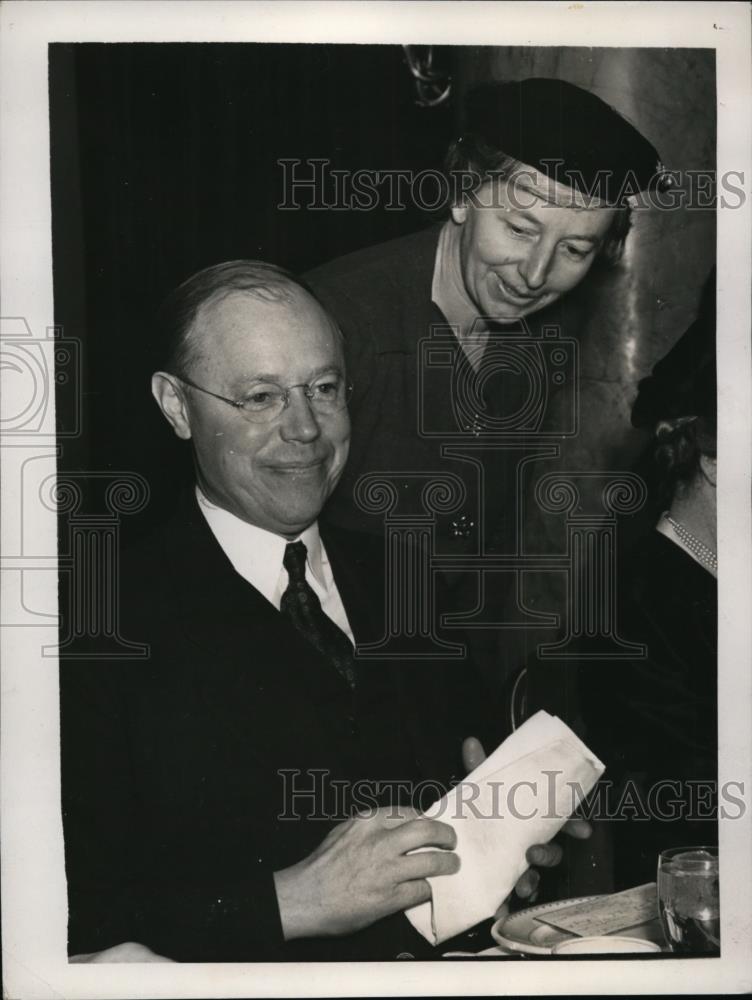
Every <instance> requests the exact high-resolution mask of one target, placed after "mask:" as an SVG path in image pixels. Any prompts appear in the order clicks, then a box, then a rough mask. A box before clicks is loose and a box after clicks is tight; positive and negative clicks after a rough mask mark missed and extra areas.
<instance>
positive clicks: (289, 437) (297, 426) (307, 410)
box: [280, 386, 321, 442]
mask: <svg viewBox="0 0 752 1000" xmlns="http://www.w3.org/2000/svg"><path fill="white" fill-rule="evenodd" d="M288 398H289V402H288V404H287V406H286V407H285V409H284V411H283V412H282V422H281V428H280V433H281V434H282V437H283V438H284V440H285V441H304V442H305V441H315V440H316V438H317V437H318V436H319V435H320V434H321V428H320V427H319V423H318V420H317V419H316V414H315V413H314V411H313V408H312V407H311V404H310V401H309V399H308V397H307V396H306V394H305V392H304V391H303V389H302V388H301V387H300V386H298V387H296V388H294V389H291V390H290V395H289V397H288Z"/></svg>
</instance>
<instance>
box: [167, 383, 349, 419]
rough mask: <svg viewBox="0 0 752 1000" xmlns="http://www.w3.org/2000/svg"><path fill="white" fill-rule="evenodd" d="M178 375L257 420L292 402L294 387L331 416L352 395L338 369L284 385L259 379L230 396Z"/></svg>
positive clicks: (315, 408) (272, 416)
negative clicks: (235, 396) (234, 395)
mask: <svg viewBox="0 0 752 1000" xmlns="http://www.w3.org/2000/svg"><path fill="white" fill-rule="evenodd" d="M177 378H179V379H180V381H181V382H185V384H186V385H189V386H191V388H193V389H198V391H199V392H204V393H206V395H207V396H213V397H214V399H219V400H221V401H222V402H223V403H227V404H228V405H229V406H233V407H235V409H236V410H238V412H240V413H241V414H242V415H243V416H244V417H245V418H246V419H247V420H250V421H252V422H253V423H255V424H267V423H271V422H272V421H273V420H276V419H277V417H279V416H281V414H282V413H283V412H284V411H285V410H286V409H287V407H288V406H289V404H290V393H291V392H292V390H293V389H302V390H303V394H304V395H305V397H306V399H307V400H308V403H309V405H310V407H311V409H312V410H313V411H314V413H318V414H320V415H322V416H329V415H331V414H334V413H338V412H339V411H340V410H344V409H345V407H346V406H347V403H348V401H349V399H350V397H351V395H352V389H353V387H352V383H351V382H346V381H345V379H344V378H343V377H342V375H340V374H338V373H337V372H328V373H327V374H326V375H322V376H320V377H319V378H317V379H316V380H315V381H314V382H312V383H310V384H309V383H307V382H297V383H296V384H295V385H288V386H281V385H278V384H277V383H276V382H258V383H256V384H255V385H254V386H253V387H252V389H250V390H249V391H248V392H247V393H246V394H245V395H244V396H241V398H240V399H230V397H229V396H221V395H220V394H219V393H218V392H213V391H212V390H211V389H206V388H205V387H204V386H203V385H198V384H197V383H196V382H193V381H192V380H191V379H189V378H186V376H185V375H178V376H177Z"/></svg>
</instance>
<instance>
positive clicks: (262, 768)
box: [61, 261, 560, 961]
mask: <svg viewBox="0 0 752 1000" xmlns="http://www.w3.org/2000/svg"><path fill="white" fill-rule="evenodd" d="M161 326H162V329H163V332H164V333H165V334H166V335H167V337H168V340H169V349H168V358H167V365H166V367H165V370H163V371H159V372H157V373H155V375H154V377H153V385H152V388H153V393H154V396H155V398H156V401H157V403H158V405H159V406H160V408H161V410H162V412H163V413H164V415H165V417H166V419H167V420H168V421H169V423H170V424H171V426H172V428H173V429H174V431H175V433H176V434H177V436H178V437H179V438H180V439H182V440H185V441H188V440H189V441H190V442H191V445H192V449H193V455H194V460H195V468H196V483H197V485H196V490H195V494H194V495H191V496H188V497H186V498H185V499H184V502H183V504H182V507H181V509H180V510H179V511H178V512H177V513H176V515H175V517H174V518H173V519H172V520H171V521H170V523H169V524H167V525H166V526H165V527H164V528H163V529H162V530H161V531H159V532H158V533H156V534H155V535H154V536H152V537H150V538H149V539H147V540H146V541H145V542H143V543H142V544H141V545H140V546H138V547H137V548H136V549H135V550H134V551H132V552H130V553H128V554H126V555H125V556H124V558H123V560H122V566H121V573H120V606H119V607H120V612H121V614H120V623H121V629H122V634H124V635H128V636H129V637H131V638H133V639H134V640H135V641H139V642H145V643H148V646H149V655H148V658H147V659H146V660H145V661H144V662H143V663H140V664H139V663H136V664H134V663H127V662H126V663H122V662H119V661H111V662H102V661H101V660H99V661H98V660H96V659H90V658H87V650H86V648H85V647H82V648H81V649H80V659H79V660H77V661H72V662H70V661H64V662H63V665H62V670H61V691H62V741H61V745H62V765H63V768H62V776H63V816H64V824H65V840H66V866H67V875H68V883H69V905H70V922H69V949H70V952H71V953H72V954H73V955H81V954H83V955H84V956H86V957H88V956H90V955H91V954H92V953H100V954H99V955H98V956H97V958H98V960H101V959H102V954H101V953H102V951H103V954H104V956H105V957H107V956H108V955H110V956H112V957H113V960H114V959H117V960H122V957H123V948H124V946H126V944H127V947H128V948H129V949H133V950H132V951H127V952H126V954H128V955H135V957H136V959H140V958H142V957H143V954H144V949H148V952H146V954H147V955H149V954H150V953H155V954H156V955H162V956H165V957H167V958H168V959H176V960H180V961H247V960H266V961H268V960H274V959H285V960H304V959H385V958H394V957H397V956H400V955H405V954H409V955H430V954H432V950H431V949H430V948H429V947H428V945H427V944H426V942H425V941H424V940H423V939H422V938H421V937H420V935H418V934H417V932H415V931H414V930H413V929H412V927H411V926H410V925H409V923H408V921H407V919H406V918H405V917H404V916H403V915H402V911H404V910H405V909H407V908H408V907H410V906H412V905H414V904H416V903H419V902H422V901H424V900H426V899H428V898H429V896H430V889H429V885H428V883H427V882H426V879H427V878H428V877H431V876H436V875H450V874H452V873H455V872H456V871H457V870H458V867H459V860H458V858H457V857H456V855H455V854H454V853H453V852H452V847H453V846H454V835H453V832H452V830H451V828H450V827H449V826H448V825H446V824H444V823H441V822H439V821H427V820H422V819H418V818H417V817H418V814H417V812H416V811H415V809H414V808H412V805H411V790H414V789H416V788H417V787H418V786H419V784H420V782H421V781H424V780H425V779H427V778H431V779H434V780H438V781H441V782H444V783H446V784H448V783H449V782H450V781H451V780H452V779H453V778H454V777H459V776H461V775H462V774H463V773H464V771H463V760H462V756H463V752H464V767H465V768H471V767H473V766H475V765H476V764H477V763H478V762H479V760H480V759H482V749H481V747H480V745H479V743H478V741H477V740H475V739H471V740H469V741H466V742H465V745H464V748H463V746H462V740H463V738H464V737H467V736H469V735H470V734H473V735H475V736H477V735H483V736H484V738H486V739H487V738H489V737H490V738H494V733H493V726H490V727H487V728H485V731H484V727H483V724H482V721H481V715H480V708H479V706H478V704H476V701H475V699H473V697H472V695H473V693H474V692H475V690H476V689H475V688H474V682H473V678H472V676H471V673H470V670H469V667H468V666H467V665H463V671H462V674H461V676H459V677H457V678H455V677H454V676H453V675H454V673H455V669H454V668H453V667H451V665H448V664H447V663H441V662H439V663H428V664H420V665H410V664H407V665H403V664H400V663H395V662H380V663H372V662H370V661H369V662H367V663H366V664H365V665H364V664H363V663H362V662H361V663H358V662H357V660H356V658H355V657H354V655H353V647H352V640H353V639H357V640H358V641H359V642H363V641H372V640H373V639H377V638H379V636H380V626H381V622H380V614H379V612H380V610H381V608H382V606H383V595H384V581H383V578H382V576H380V575H379V564H378V559H376V558H375V556H374V555H373V553H372V551H371V550H372V548H373V546H372V545H371V544H370V543H369V540H368V539H365V540H363V539H361V538H360V537H359V536H353V535H345V534H344V533H342V532H339V531H337V530H336V529H334V528H330V529H327V530H326V531H325V532H322V534H321V535H319V531H318V526H317V517H318V514H319V512H320V510H321V507H322V506H323V504H324V502H325V501H326V499H327V498H328V496H329V495H330V493H331V491H332V490H333V489H334V487H335V486H336V483H337V481H338V479H339V477H340V475H341V473H342V469H343V466H344V463H345V460H346V458H347V450H348V442H349V436H350V424H349V417H348V413H347V398H348V386H347V382H346V373H345V369H344V361H343V356H342V347H341V341H340V335H339V332H338V330H337V328H336V326H335V324H334V323H333V322H332V320H331V319H330V318H329V316H328V315H327V314H326V313H325V311H324V310H323V309H322V308H321V306H320V305H319V304H318V303H317V302H316V300H315V299H314V298H313V297H312V296H311V295H310V294H309V293H308V292H306V291H305V289H304V288H302V287H301V286H300V285H299V284H298V283H297V282H296V281H295V280H294V279H293V278H291V277H290V276H289V275H288V274H287V273H286V272H283V271H281V270H279V269H277V268H275V267H271V266H269V265H265V264H260V263H254V262H248V261H237V262H232V263H228V264H221V265H218V266H216V267H212V268H209V269H207V270H205V271H202V272H200V273H199V274H197V275H194V276H193V277H192V278H190V279H189V280H188V281H187V282H185V283H184V284H183V285H181V286H180V288H179V289H178V290H177V291H176V292H175V293H173V295H172V296H171V298H170V299H168V301H167V303H166V305H165V308H164V310H163V313H162V316H161ZM82 612H83V609H81V608H76V607H75V605H74V607H73V613H78V614H80V613H82ZM481 700H482V699H478V701H481ZM474 716H475V719H474V722H471V719H473V717H474ZM471 725H474V726H477V727H480V728H468V727H469V726H471ZM358 805H360V806H361V808H362V807H363V806H364V805H368V806H370V807H371V809H370V813H369V815H367V816H366V815H358V816H353V815H351V813H352V812H353V809H354V808H355V807H356V806H358ZM415 805H422V806H426V805H428V801H426V800H423V801H415ZM397 806H399V808H397ZM376 807H378V808H376ZM416 848H429V850H424V851H422V852H419V853H410V852H412V851H414V850H415V849H416ZM431 848H433V849H431ZM435 848H440V849H441V850H435ZM559 853H560V849H559V848H557V847H554V846H551V847H548V848H544V849H543V857H542V863H543V864H550V863H552V862H555V861H556V860H557V859H558V855H559ZM523 878H524V877H523ZM534 881H535V879H534V878H533V879H532V880H531V879H528V880H527V881H526V883H525V884H523V885H522V886H521V887H518V888H520V889H521V890H522V891H523V892H524V891H530V890H531V888H532V887H533V885H534ZM110 949H113V950H112V951H110Z"/></svg>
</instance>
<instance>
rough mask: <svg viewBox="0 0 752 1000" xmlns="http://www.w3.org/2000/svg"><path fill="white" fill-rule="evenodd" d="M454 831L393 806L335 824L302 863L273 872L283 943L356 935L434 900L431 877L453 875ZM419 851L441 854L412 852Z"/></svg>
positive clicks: (455, 866)
mask: <svg viewBox="0 0 752 1000" xmlns="http://www.w3.org/2000/svg"><path fill="white" fill-rule="evenodd" d="M455 846H456V835H455V832H454V830H453V829H452V828H451V827H450V826H448V825H447V824H446V823H441V822H439V821H438V820H433V819H421V818H419V815H418V813H417V812H416V811H415V810H414V809H410V808H408V807H406V806H390V807H388V808H382V809H377V810H375V812H374V813H373V814H371V815H369V816H356V817H355V818H353V819H349V820H347V821H346V822H344V823H341V824H340V825H339V826H336V827H335V828H334V829H333V830H332V831H331V832H330V833H329V834H328V835H327V836H326V837H325V838H324V840H323V841H322V843H321V844H320V845H319V846H318V847H317V848H316V850H315V851H314V852H313V854H310V855H309V856H308V857H307V858H304V859H303V861H301V862H299V863H298V864H297V865H293V866H292V867H291V868H285V869H283V870H282V871H279V872H275V873H274V882H275V886H276V890H277V901H278V903H279V912H280V918H281V921H282V930H283V933H284V936H285V940H287V941H290V940H292V939H293V938H300V937H323V936H333V935H339V934H352V933H353V932H355V931H358V930H360V929H361V928H363V927H368V926H369V925H370V924H372V923H374V922H375V921H377V920H380V919H381V918H382V917H387V916H389V915H390V914H392V913H398V912H400V911H402V910H406V909H408V908H409V907H411V906H415V905H416V904H418V903H423V902H425V901H426V900H428V899H430V898H431V888H430V886H429V884H428V882H426V879H427V878H430V877H432V876H435V875H453V874H454V873H455V872H457V871H459V867H460V861H459V858H458V857H457V855H456V854H453V853H451V852H452V851H453V849H454V847H455ZM419 847H440V848H444V850H442V851H423V852H419V853H416V854H408V851H415V849H416V848H419Z"/></svg>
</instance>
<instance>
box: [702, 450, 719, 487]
mask: <svg viewBox="0 0 752 1000" xmlns="http://www.w3.org/2000/svg"><path fill="white" fill-rule="evenodd" d="M700 469H701V470H702V473H703V475H704V476H705V478H706V479H707V481H708V482H709V483H710V485H711V486H715V484H716V481H717V477H718V463H717V460H716V459H715V458H713V456H711V455H700Z"/></svg>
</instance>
